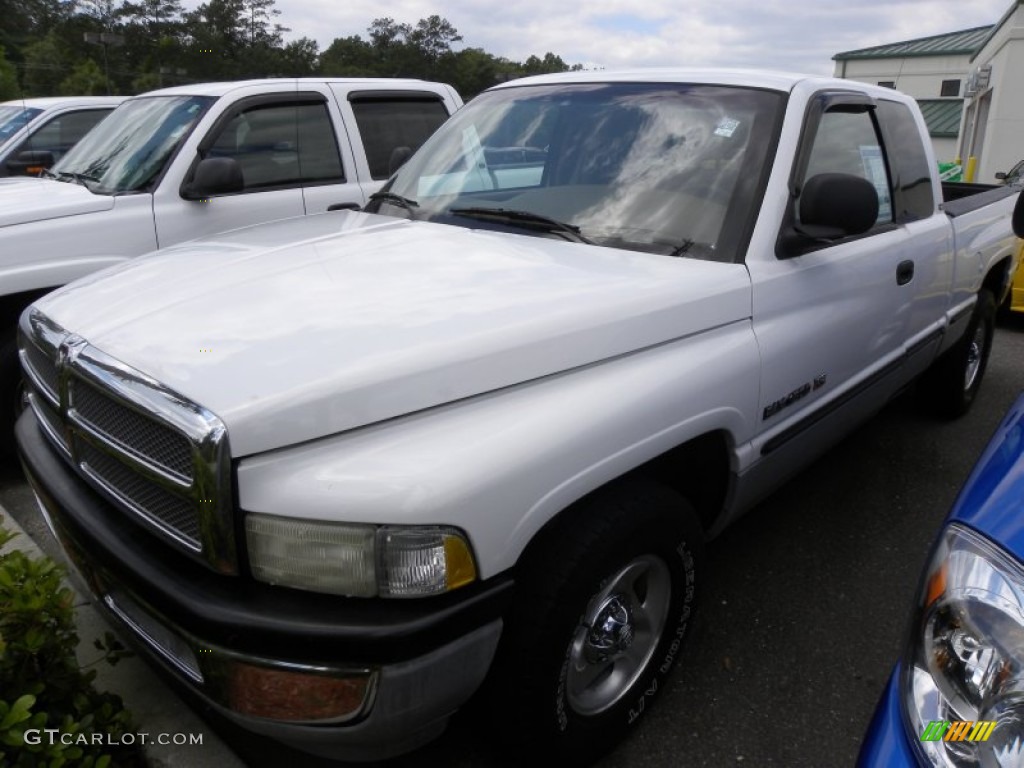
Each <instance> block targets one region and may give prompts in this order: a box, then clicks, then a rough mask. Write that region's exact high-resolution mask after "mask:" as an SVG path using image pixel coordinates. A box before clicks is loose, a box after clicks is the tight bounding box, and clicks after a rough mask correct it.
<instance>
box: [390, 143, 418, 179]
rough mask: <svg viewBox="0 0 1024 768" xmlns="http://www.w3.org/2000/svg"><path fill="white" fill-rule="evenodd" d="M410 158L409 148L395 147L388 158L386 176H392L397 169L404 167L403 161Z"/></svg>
mask: <svg viewBox="0 0 1024 768" xmlns="http://www.w3.org/2000/svg"><path fill="white" fill-rule="evenodd" d="M410 157H412V149H411V148H410V147H395V148H394V149H392V150H391V157H389V158H388V176H391V175H393V174H394V172H395V171H397V170H398V169H399V168H401V167H402V166H403V165H405V161H406V160H408V159H409V158H410Z"/></svg>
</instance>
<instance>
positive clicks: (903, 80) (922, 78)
mask: <svg viewBox="0 0 1024 768" xmlns="http://www.w3.org/2000/svg"><path fill="white" fill-rule="evenodd" d="M970 70H971V63H970V57H969V56H909V57H906V58H902V59H849V60H846V61H837V62H836V67H835V75H836V77H845V78H847V79H848V80H856V81H858V82H861V83H871V84H872V85H877V84H878V83H880V82H895V83H896V86H895V87H896V90H898V91H903V93H905V94H907V95H908V96H913V97H914V98H915V99H937V98H939V97H940V95H941V93H942V81H943V80H960V93H959V94H958V95H960V96H963V89H964V85H965V84H966V82H967V74H968V73H969V72H970Z"/></svg>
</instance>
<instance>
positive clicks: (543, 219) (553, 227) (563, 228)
mask: <svg viewBox="0 0 1024 768" xmlns="http://www.w3.org/2000/svg"><path fill="white" fill-rule="evenodd" d="M448 213H453V214H455V215H456V216H466V217H467V218H471V219H497V220H498V221H504V222H508V223H511V224H522V225H523V226H524V227H529V228H530V229H540V230H542V231H544V232H550V233H552V234H556V235H562V236H564V237H565V239H566V240H571V241H572V242H574V243H586V244H587V245H593V244H594V243H593V241H591V240H588V239H587V238H586V237H584V236H583V233H582V232H580V228H579V227H577V226H576V225H574V224H567V223H565V222H564V221H559V220H558V219H552V218H551V217H549V216H544V215H542V214H539V213H534V212H533V211H518V210H510V209H508V208H486V207H483V206H480V207H471V208H452V209H451V210H449V211H448Z"/></svg>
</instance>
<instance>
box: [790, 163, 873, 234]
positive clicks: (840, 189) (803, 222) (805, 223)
mask: <svg viewBox="0 0 1024 768" xmlns="http://www.w3.org/2000/svg"><path fill="white" fill-rule="evenodd" d="M876 221H878V192H877V191H875V187H874V186H873V185H872V184H871V182H870V181H868V180H867V179H862V178H861V177H860V176H852V175H850V174H846V173H821V174H818V175H817V176H812V177H811V178H810V179H808V180H807V181H806V183H805V184H804V188H803V190H802V192H801V193H800V226H799V231H800V233H801V234H804V235H806V236H808V237H811V238H814V239H822V240H837V239H839V238H842V237H850V236H851V235H862V234H864V233H865V232H867V231H868V230H869V229H871V227H873V226H874V225H875V222H876Z"/></svg>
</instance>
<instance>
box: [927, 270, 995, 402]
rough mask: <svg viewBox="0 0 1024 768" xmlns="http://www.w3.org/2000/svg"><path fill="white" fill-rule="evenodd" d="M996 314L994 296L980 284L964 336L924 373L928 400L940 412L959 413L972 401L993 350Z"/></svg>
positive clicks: (979, 386)
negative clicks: (980, 288) (981, 287)
mask: <svg viewBox="0 0 1024 768" xmlns="http://www.w3.org/2000/svg"><path fill="white" fill-rule="evenodd" d="M995 314H996V302H995V299H994V298H993V296H992V293H991V291H988V290H987V289H984V288H983V289H982V290H980V291H979V292H978V301H977V303H976V304H975V305H974V311H973V312H972V313H971V319H970V322H968V324H967V330H966V331H965V332H964V335H963V338H961V339H960V340H959V341H957V343H956V344H955V345H954V346H953V347H952V348H951V349H949V350H948V351H947V352H946V353H945V354H943V356H942V357H941V358H939V359H938V360H936V361H935V364H934V365H933V367H932V369H931V370H930V371H929V372H928V374H927V375H926V376H925V379H924V385H925V387H926V391H927V395H928V400H929V403H930V405H931V406H932V409H933V410H934V411H935V412H936V413H937V414H938V415H939V416H942V417H944V418H949V419H952V418H956V417H957V416H962V415H963V414H965V413H967V411H968V410H969V409H970V407H971V403H973V402H974V398H975V397H976V396H977V394H978V390H979V389H980V388H981V381H982V379H983V378H984V377H985V368H986V366H987V365H988V358H989V354H990V353H991V351H992V336H993V334H994V330H995Z"/></svg>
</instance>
